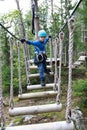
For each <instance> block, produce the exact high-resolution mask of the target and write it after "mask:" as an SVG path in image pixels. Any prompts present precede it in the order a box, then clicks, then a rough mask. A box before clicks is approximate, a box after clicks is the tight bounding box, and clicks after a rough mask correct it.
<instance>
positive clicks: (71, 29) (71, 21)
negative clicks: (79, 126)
mask: <svg viewBox="0 0 87 130" xmlns="http://www.w3.org/2000/svg"><path fill="white" fill-rule="evenodd" d="M74 22H75V21H74V19H73V18H71V19H69V20H68V29H69V52H68V54H69V75H68V92H67V108H66V120H67V121H68V122H71V119H70V118H71V96H72V88H71V87H72V59H73V37H74Z"/></svg>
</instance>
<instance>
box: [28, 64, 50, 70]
mask: <svg viewBox="0 0 87 130" xmlns="http://www.w3.org/2000/svg"><path fill="white" fill-rule="evenodd" d="M29 68H30V69H38V67H37V66H35V65H32V66H30V67H29ZM47 68H48V69H50V68H51V66H47Z"/></svg>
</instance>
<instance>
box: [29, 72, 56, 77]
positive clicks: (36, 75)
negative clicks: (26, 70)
mask: <svg viewBox="0 0 87 130" xmlns="http://www.w3.org/2000/svg"><path fill="white" fill-rule="evenodd" d="M53 74H54V73H53V72H50V75H53ZM45 75H46V74H45ZM38 76H39V73H37V74H30V75H28V77H29V78H34V77H38Z"/></svg>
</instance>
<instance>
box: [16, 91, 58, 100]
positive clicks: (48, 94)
mask: <svg viewBox="0 0 87 130" xmlns="http://www.w3.org/2000/svg"><path fill="white" fill-rule="evenodd" d="M56 95H57V91H44V92H35V93H25V94H21V95H18V98H19V99H31V98H41V97H44V98H45V97H51V96H56Z"/></svg>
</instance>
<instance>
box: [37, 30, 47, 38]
mask: <svg viewBox="0 0 87 130" xmlns="http://www.w3.org/2000/svg"><path fill="white" fill-rule="evenodd" d="M46 36H47V33H46V31H45V30H40V31H39V32H38V37H46Z"/></svg>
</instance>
